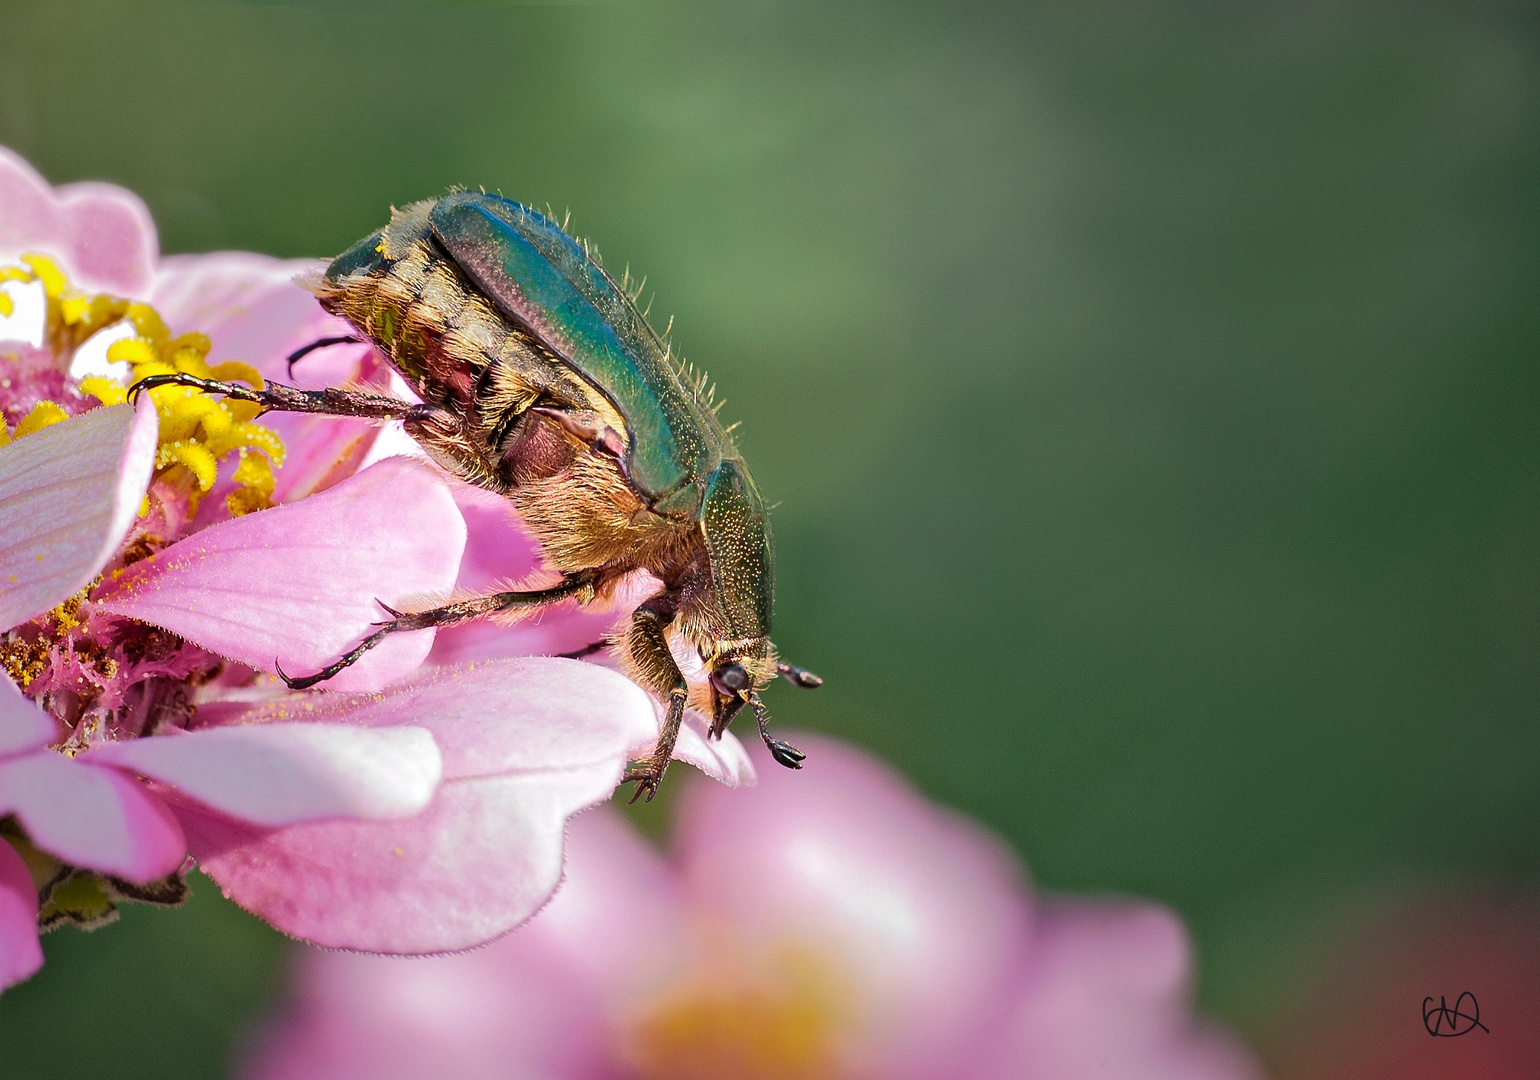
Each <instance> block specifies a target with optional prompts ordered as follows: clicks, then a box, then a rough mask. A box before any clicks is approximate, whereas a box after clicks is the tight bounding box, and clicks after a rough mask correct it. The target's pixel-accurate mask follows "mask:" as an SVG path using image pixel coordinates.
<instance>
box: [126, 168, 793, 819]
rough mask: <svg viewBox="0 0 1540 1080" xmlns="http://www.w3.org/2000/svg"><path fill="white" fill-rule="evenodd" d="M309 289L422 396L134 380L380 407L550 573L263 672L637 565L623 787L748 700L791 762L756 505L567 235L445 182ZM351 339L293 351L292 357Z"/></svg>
mask: <svg viewBox="0 0 1540 1080" xmlns="http://www.w3.org/2000/svg"><path fill="white" fill-rule="evenodd" d="M308 284H309V286H310V287H311V288H312V289H313V291H314V292H315V293H316V296H317V297H318V299H319V300H320V302H321V304H322V306H323V307H325V308H326V309H327V310H328V311H330V312H332V313H334V314H336V315H340V316H341V317H342V318H344V319H346V320H347V321H348V322H349V323H350V324H352V326H353V327H355V328H356V329H357V330H358V332H359V333H360V334H361V335H362V336H363V338H365V339H367V340H368V341H370V342H372V343H373V344H374V345H375V347H376V348H377V349H378V350H379V351H380V352H381V353H382V354H383V355H384V356H385V357H386V358H387V359H388V360H389V362H390V363H391V365H392V366H393V367H394V368H395V369H396V370H397V371H398V372H400V373H401V375H402V377H403V378H405V379H406V380H407V382H408V383H409V384H410V385H411V386H412V388H413V389H414V390H415V391H416V392H417V394H418V396H419V397H421V399H422V404H414V403H411V402H407V401H403V400H400V399H397V398H391V397H385V396H381V395H378V394H370V393H363V392H359V391H354V390H344V389H327V390H301V389H298V388H296V387H293V386H286V385H284V384H281V383H268V384H267V385H266V386H265V387H263V388H261V389H252V388H250V387H246V386H242V385H240V384H238V383H228V382H215V381H211V380H205V379H199V378H196V377H193V376H190V375H185V374H168V375H153V376H150V377H148V378H146V379H144V380H142V381H141V382H140V383H138V384H137V387H136V389H144V388H150V387H155V386H163V385H168V384H176V385H182V386H190V387H195V388H198V389H201V390H205V391H208V392H212V393H220V394H225V395H228V396H230V397H233V398H238V399H240V400H243V401H252V402H256V403H258V404H260V405H261V406H263V408H264V409H265V410H278V411H289V412H306V413H319V414H324V415H334V416H361V417H369V418H374V419H380V420H401V421H403V422H404V425H405V427H406V430H407V432H408V433H409V434H411V435H412V436H413V438H415V439H416V440H417V442H418V443H419V444H420V445H421V446H422V447H423V449H424V450H425V451H426V452H427V453H428V454H429V455H430V456H431V457H432V458H433V459H434V460H436V461H437V462H439V463H440V464H441V465H443V466H444V467H445V468H447V469H448V470H449V471H450V472H452V473H454V474H455V475H457V476H459V477H461V478H463V479H464V480H466V481H468V482H469V483H472V484H475V485H477V486H480V487H483V488H487V489H490V490H492V491H496V492H499V493H500V494H502V495H504V496H506V497H507V498H508V499H509V500H510V501H511V502H512V503H513V505H514V507H515V509H516V510H517V511H518V513H519V516H520V517H521V518H522V519H523V521H524V522H525V524H526V525H527V526H528V527H529V528H530V529H531V531H533V533H534V534H535V536H536V538H537V539H538V540H539V541H540V543H541V546H542V548H543V550H544V554H545V557H546V560H547V562H548V563H549V564H550V565H551V566H552V567H553V568H554V569H556V570H558V571H560V572H561V575H562V579H561V581H560V582H559V583H558V584H556V585H553V586H551V587H549V588H544V589H538V590H533V591H509V592H497V593H492V594H490V595H487V596H480V597H475V598H473V599H468V600H456V601H453V602H451V603H447V604H444V605H443V606H440V607H435V608H431V609H428V610H424V611H413V612H401V611H395V610H391V609H387V611H388V612H389V614H390V615H391V616H392V618H391V619H390V621H388V622H384V623H381V624H379V628H378V629H377V630H375V631H374V632H373V633H371V634H370V635H369V636H367V637H365V638H364V639H363V640H362V641H361V642H360V643H359V645H358V646H357V647H356V648H355V649H353V650H352V651H351V652H349V653H348V654H347V655H345V656H343V657H341V658H340V659H338V660H337V661H336V662H335V663H333V664H331V665H329V666H328V667H326V668H324V669H323V670H321V671H319V672H316V673H315V674H313V675H308V676H304V677H302V678H290V677H289V676H287V675H284V674H283V673H282V672H279V674H280V676H281V677H282V678H283V679H284V681H285V682H286V683H287V684H288V685H289V686H290V687H291V688H294V689H304V688H306V687H310V686H314V685H316V684H317V683H320V682H322V681H324V680H326V679H329V678H331V677H332V676H333V675H335V674H337V672H339V671H341V670H342V669H343V668H345V667H347V666H348V665H349V664H351V663H353V662H354V661H356V660H357V659H358V658H359V657H360V656H362V655H363V654H364V653H365V652H366V651H367V650H368V649H370V648H371V647H373V646H374V645H375V644H377V643H378V642H380V641H381V640H383V639H384V638H385V636H386V635H388V634H391V633H396V632H398V631H404V630H419V629H424V628H427V627H434V626H448V625H452V624H454V623H458V622H462V621H464V620H466V619H472V618H476V617H478V616H482V615H488V614H492V613H496V612H518V611H529V610H533V609H536V608H539V607H541V606H543V605H546V604H550V603H554V602H557V601H560V600H565V599H568V598H575V599H577V600H578V601H579V602H580V603H587V602H590V601H592V600H593V599H595V598H596V597H607V596H609V595H611V594H612V592H613V590H614V589H615V587H616V586H617V585H618V584H619V583H620V582H621V581H622V579H624V578H626V577H627V576H628V575H630V574H631V573H632V572H633V571H636V570H639V569H645V570H647V571H650V572H651V573H652V574H653V575H654V576H655V577H656V578H657V579H658V580H660V581H661V582H662V588H661V589H660V590H659V591H658V592H657V593H656V594H655V595H653V596H652V597H650V598H648V599H647V600H646V601H645V602H643V603H642V604H641V605H640V606H639V607H638V608H637V609H636V611H635V613H634V614H633V616H632V618H631V622H630V626H629V628H628V630H627V631H626V632H624V633H623V634H620V635H617V637H616V639H615V640H614V641H613V642H610V643H609V644H611V645H613V646H614V648H615V650H616V654H617V656H618V659H619V660H620V662H621V664H622V665H623V667H624V669H625V670H626V671H627V673H628V674H629V675H630V676H631V677H632V678H633V679H635V680H636V681H637V682H638V683H639V684H641V685H642V686H643V687H645V688H647V689H648V690H650V691H652V692H653V693H654V694H656V695H658V697H660V698H661V699H662V700H664V701H665V702H666V703H667V713H666V715H665V720H664V724H663V728H662V731H661V732H660V734H659V737H658V743H657V747H656V749H655V751H654V752H653V754H652V756H651V757H650V758H648V759H646V760H644V761H640V762H635V763H633V764H632V766H631V768H630V769H629V770H628V771H627V773H626V780H627V781H631V780H635V781H637V782H638V786H637V791H636V794H637V795H638V796H640V795H643V794H645V795H646V797H647V798H649V799H651V798H652V796H653V794H654V793H655V792H656V791H657V787H658V784H659V782H660V781H661V780H662V778H663V773H664V770H665V769H666V768H667V766H668V761H669V759H670V757H671V756H672V753H673V749H674V743H675V741H676V740H677V738H678V735H679V728H680V724H681V722H682V720H683V717H684V711H685V708H686V706H687V705H693V706H694V707H695V708H697V709H699V710H701V711H702V712H703V713H706V714H707V715H709V716H710V717H711V721H712V723H711V734H712V736H714V737H720V736H721V734H722V732H723V731H725V730H726V728H727V725H728V724H729V723H731V722H732V720H733V717H734V716H735V715H736V714H737V713H738V712H739V711H740V710H741V709H742V708H743V707H744V706H745V705H747V706H749V707H750V708H751V709H752V710H753V712H754V713H755V716H756V718H757V719H758V722H759V730H760V734H761V736H762V737H763V738H764V740H765V744H766V745H767V746H768V747H769V749H770V752H771V753H772V754H773V755H774V757H775V759H776V761H778V762H780V763H781V764H782V765H785V766H788V767H790V768H799V767H800V766H801V762H802V760H803V755H802V753H801V752H800V751H798V750H797V749H795V748H794V747H792V746H790V745H788V744H786V743H784V742H781V741H780V740H778V739H774V738H772V737H771V736H770V733H769V730H768V727H767V724H768V715H767V713H766V711H765V707H764V705H763V703H762V702H761V701H760V698H759V692H760V690H762V689H763V688H764V687H765V686H766V685H767V684H768V683H769V682H771V681H772V680H773V679H774V678H775V677H776V676H777V675H778V674H779V675H782V676H785V677H786V678H787V679H788V680H790V681H791V682H792V683H794V684H796V685H799V686H804V687H813V686H817V685H819V684H820V682H821V680H819V679H818V678H817V676H815V675H812V674H811V673H809V672H807V671H804V670H803V669H801V668H797V667H793V666H791V665H788V664H783V663H780V662H779V660H778V658H777V656H776V652H775V648H774V646H773V645H772V644H771V643H770V615H771V607H772V601H773V592H774V584H775V559H774V550H773V546H772V542H771V536H770V523H769V520H768V518H767V516H766V511H765V505H764V502H763V501H762V500H761V498H760V495H759V491H758V489H757V488H755V486H754V481H753V478H752V477H751V476H750V475H749V470H748V467H747V466H746V465H745V464H744V462H743V458H742V457H741V456H740V455H739V453H738V449H737V447H736V446H735V445H734V443H733V441H732V438H731V436H730V435H729V434H728V431H727V429H725V428H724V427H723V426H722V424H721V422H720V421H719V420H718V419H717V414H716V410H715V409H714V408H713V407H712V404H711V400H710V398H711V395H710V393H709V392H707V391H705V389H704V387H705V383H704V380H703V379H700V380H697V379H692V378H690V377H689V376H688V375H687V374H686V372H685V370H684V368H683V366H682V365H681V364H679V363H678V362H677V361H676V360H675V358H674V357H673V356H672V355H671V353H670V350H669V348H668V347H667V346H666V345H665V344H664V343H663V341H662V340H661V339H660V338H659V337H658V335H657V334H656V333H655V332H654V331H653V329H652V327H651V326H649V325H648V323H647V321H646V319H645V318H644V316H643V314H642V313H641V312H639V311H638V310H637V308H636V304H635V298H634V297H633V296H631V295H628V294H627V293H626V291H625V290H624V289H622V288H621V287H620V286H618V285H617V284H616V283H615V281H614V280H613V279H612V278H611V277H610V276H609V275H608V274H607V273H606V272H605V271H604V269H603V268H602V267H601V266H600V265H599V263H598V261H597V259H596V258H594V257H593V255H592V254H591V252H590V251H589V250H588V248H587V246H586V245H584V244H581V243H579V242H578V241H576V240H574V239H573V238H572V237H571V236H570V235H568V234H567V232H566V231H564V230H563V229H562V228H561V227H560V226H558V225H557V224H556V223H555V222H554V221H552V220H551V219H550V218H549V217H547V216H546V215H544V214H541V213H539V212H537V211H535V210H531V209H530V208H529V207H526V206H523V205H522V204H520V203H517V202H514V201H513V200H511V199H505V198H502V197H500V196H497V195H488V194H486V193H484V192H473V191H454V192H451V193H449V194H448V195H445V196H443V197H442V198H439V199H430V200H427V201H424V202H419V203H415V204H413V205H411V206H408V207H406V208H405V209H402V210H396V211H393V212H392V215H391V221H390V224H388V225H387V226H385V227H384V228H383V229H380V230H379V231H378V232H375V233H373V234H371V235H369V236H367V237H365V238H364V239H363V240H360V241H359V242H358V243H357V244H354V245H353V246H352V247H351V248H349V249H348V250H347V251H345V252H343V253H342V254H341V255H339V256H338V257H337V258H336V259H335V260H334V261H333V262H332V264H331V265H330V266H329V267H328V268H327V270H326V272H325V273H324V275H322V276H321V277H320V278H319V279H317V280H315V281H312V282H308ZM356 340H360V339H358V338H352V337H340V338H326V339H323V340H321V341H318V342H314V343H312V344H311V345H309V346H306V347H305V348H304V349H301V350H299V351H298V352H296V353H295V354H294V355H293V356H291V357H290V362H291V365H292V363H293V361H294V360H296V359H298V358H299V357H301V356H303V355H304V354H305V353H307V352H309V351H310V350H311V349H314V348H318V347H323V346H326V345H332V344H337V343H339V342H343V341H356ZM676 638H677V639H680V640H681V641H682V643H683V644H685V645H686V646H687V647H688V648H690V649H693V650H694V651H695V652H696V654H697V655H698V656H699V657H700V659H701V662H702V664H703V667H704V670H705V672H706V676H707V677H706V680H705V683H704V684H703V685H701V686H699V687H696V688H692V687H691V686H690V684H689V683H688V682H687V681H686V679H685V677H684V675H683V674H682V673H681V671H680V668H679V664H678V663H677V661H676V660H675V657H674V654H673V652H672V649H671V641H672V640H673V639H676ZM602 647H603V643H601V644H599V645H596V646H593V647H591V649H592V651H597V649H598V648H602ZM584 651H585V652H586V651H590V650H584Z"/></svg>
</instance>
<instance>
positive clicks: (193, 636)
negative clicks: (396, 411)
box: [93, 458, 465, 690]
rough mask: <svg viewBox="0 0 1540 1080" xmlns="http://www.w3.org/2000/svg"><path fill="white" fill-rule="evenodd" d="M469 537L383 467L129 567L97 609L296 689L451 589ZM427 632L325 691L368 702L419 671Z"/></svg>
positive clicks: (441, 500)
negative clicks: (290, 680) (405, 611)
mask: <svg viewBox="0 0 1540 1080" xmlns="http://www.w3.org/2000/svg"><path fill="white" fill-rule="evenodd" d="M464 543H465V527H464V523H463V522H462V521H461V519H460V514H459V511H458V510H456V509H455V505H454V500H453V499H452V498H451V497H450V494H449V489H448V487H447V486H446V485H445V484H444V481H443V480H442V479H441V478H440V477H439V475H438V474H437V473H436V472H435V471H434V470H433V469H432V468H431V467H429V466H427V465H424V464H421V463H419V462H414V461H408V460H406V459H404V458H391V459H389V460H387V461H382V462H380V463H379V464H377V465H374V466H372V467H370V468H368V469H366V470H365V471H363V472H361V473H359V474H358V475H357V476H354V477H351V478H349V479H348V480H346V481H344V482H343V483H341V484H338V485H337V486H336V487H334V488H330V489H328V490H327V491H324V492H321V493H320V494H318V495H312V496H311V497H310V498H308V499H303V500H301V501H300V502H297V503H290V504H288V505H285V506H279V507H275V508H274V509H271V510H264V511H262V512H260V513H256V514H248V515H246V516H245V517H241V518H236V519H234V520H232V521H225V522H221V523H219V524H217V525H214V526H211V527H210V528H208V529H205V530H203V531H202V532H200V533H196V534H194V535H193V536H191V537H189V538H187V539H186V540H183V541H181V542H180V543H176V544H173V545H172V546H171V547H169V548H166V549H165V550H164V551H162V552H160V553H158V554H157V555H155V556H152V557H151V558H148V559H145V560H143V561H141V562H138V563H135V564H134V565H133V566H131V567H130V568H129V569H128V571H127V573H125V574H124V575H123V577H122V578H121V579H120V580H118V581H116V582H113V583H110V584H109V585H107V586H106V587H105V588H104V589H103V590H102V593H101V595H100V597H98V598H97V599H96V600H94V601H93V602H94V603H96V604H97V605H98V606H100V607H102V608H103V609H105V610H107V611H112V612H116V613H117V614H120V615H127V616H130V617H132V618H135V619H140V620H142V621H144V622H150V623H155V624H156V625H158V626H163V627H165V628H166V629H168V630H170V631H172V632H173V633H177V634H180V635H181V636H182V637H185V638H187V639H189V640H190V641H193V642H196V643H197V644H199V645H201V646H203V647H204V648H206V649H209V650H211V651H213V652H217V653H220V654H221V655H224V656H227V657H229V658H230V659H232V660H237V661H239V662H241V663H243V664H247V665H249V666H251V667H254V668H257V669H258V670H261V671H273V670H275V664H276V665H278V666H281V667H282V668H283V669H284V671H286V672H288V673H289V674H291V675H305V674H309V673H310V672H312V671H315V670H316V669H318V668H320V667H324V666H325V665H326V664H328V663H330V662H331V661H332V660H335V659H336V658H337V657H339V656H341V655H342V654H343V653H345V652H347V651H348V650H349V649H351V648H352V647H353V646H354V645H355V644H357V643H358V642H359V641H360V640H361V639H362V638H363V637H364V636H365V635H367V634H368V633H370V632H371V630H372V629H373V626H372V624H374V623H376V622H379V621H380V620H383V619H386V618H388V616H387V615H386V614H385V612H384V611H383V610H382V609H381V608H380V606H379V602H384V603H386V604H389V605H391V606H396V605H401V604H405V603H407V602H408V601H409V600H412V599H416V598H420V597H422V596H424V595H429V594H445V593H447V592H448V591H449V589H450V587H451V586H452V585H453V583H454V575H455V569H456V567H457V566H458V565H459V561H460V551H461V548H462V547H463V546H464ZM432 645H433V631H432V630H419V631H414V632H411V633H401V634H392V635H391V636H390V637H388V638H387V639H385V641H383V642H382V643H381V644H380V645H379V646H378V647H376V648H374V649H373V650H371V651H370V652H368V653H367V654H365V656H364V657H363V659H362V660H360V661H359V662H358V663H357V664H355V665H353V666H352V667H350V668H348V669H346V670H345V671H343V672H342V673H341V674H340V675H338V676H337V677H336V678H334V679H332V680H330V681H329V682H327V683H326V684H325V688H326V689H328V690H372V689H375V688H377V687H380V686H383V685H384V684H385V683H387V682H389V681H390V680H391V679H394V678H397V677H399V676H401V675H403V674H405V673H406V672H408V671H410V670H412V669H413V668H415V667H416V666H417V665H418V664H420V663H421V662H422V659H423V657H425V656H426V655H427V654H428V650H429V649H430V648H431V647H432Z"/></svg>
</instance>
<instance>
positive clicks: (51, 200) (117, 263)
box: [0, 147, 158, 296]
mask: <svg viewBox="0 0 1540 1080" xmlns="http://www.w3.org/2000/svg"><path fill="white" fill-rule="evenodd" d="M157 247H158V245H157V242H156V239H155V222H154V221H153V220H152V219H151V218H150V212H149V211H148V210H147V209H145V206H144V203H143V202H141V201H140V199H139V197H138V196H137V195H134V194H133V193H131V192H128V191H125V190H124V189H122V188H120V187H116V186H114V185H112V184H93V183H87V184H66V185H64V186H63V187H60V188H57V189H53V188H50V187H49V185H48V182H47V181H46V180H44V179H43V178H42V177H41V176H39V175H38V173H37V171H36V170H35V169H33V168H32V166H31V165H29V164H27V162H26V161H24V160H23V159H22V158H21V157H20V156H19V155H17V154H15V153H13V152H12V151H10V150H7V149H6V148H4V147H0V262H6V263H14V262H15V261H16V257H17V256H18V255H22V254H25V253H27V252H40V253H43V254H46V255H51V256H53V257H54V258H56V259H58V260H59V261H60V262H61V263H62V264H63V267H64V269H65V271H66V272H67V273H68V274H69V275H70V279H71V283H72V284H74V285H75V286H76V287H77V288H81V289H85V290H88V291H93V292H110V293H115V294H118V295H121V296H144V295H145V293H146V292H147V291H148V289H149V286H150V279H151V275H152V274H153V272H154V265H155V255H156V249H157Z"/></svg>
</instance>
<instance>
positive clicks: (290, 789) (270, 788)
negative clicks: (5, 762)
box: [79, 723, 443, 825]
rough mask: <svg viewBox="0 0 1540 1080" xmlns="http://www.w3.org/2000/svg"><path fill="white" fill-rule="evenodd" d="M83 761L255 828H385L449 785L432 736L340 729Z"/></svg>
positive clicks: (242, 730) (112, 749)
mask: <svg viewBox="0 0 1540 1080" xmlns="http://www.w3.org/2000/svg"><path fill="white" fill-rule="evenodd" d="M79 759H80V760H86V761H91V762H94V763H96V764H103V765H117V766H119V767H122V768H126V769H131V770H133V771H134V772H136V773H138V774H140V775H141V776H146V777H149V778H151V779H154V780H160V781H162V782H164V783H167V784H172V785H174V786H175V787H177V788H178V789H180V790H181V791H182V792H183V793H184V794H186V795H188V796H190V797H192V798H194V799H197V800H198V801H199V802H201V803H203V804H204V805H205V806H210V807H213V808H214V809H216V810H220V811H223V812H224V813H226V814H229V815H230V816H231V817H234V818H238V819H240V820H242V821H248V822H251V823H253V824H256V825H292V824H294V823H295V822H300V821H320V820H324V819H327V818H339V817H340V818H365V819H371V820H375V819H381V820H388V819H392V818H403V817H411V816H412V815H413V814H416V813H418V812H420V811H421V810H422V808H423V807H425V806H427V805H428V800H430V799H431V798H432V797H433V792H434V789H435V788H437V787H438V782H439V778H440V776H441V775H442V772H443V767H442V761H441V759H440V757H439V752H438V747H437V746H435V745H434V744H433V736H432V735H429V734H428V732H427V731H425V730H424V729H422V728H420V727H408V726H405V725H403V726H401V727H394V728H385V729H382V730H379V731H370V730H368V729H365V728H356V727H348V726H345V725H342V724H303V723H288V724H285V723H276V724H248V725H241V726H235V727H215V728H201V729H199V730H197V731H192V732H188V733H187V734H184V735H168V736H162V737H159V738H150V739H132V740H129V741H126V742H119V743H108V744H105V745H103V746H99V747H97V748H96V749H94V750H89V751H87V752H86V753H84V754H82V755H80V758H79Z"/></svg>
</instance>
